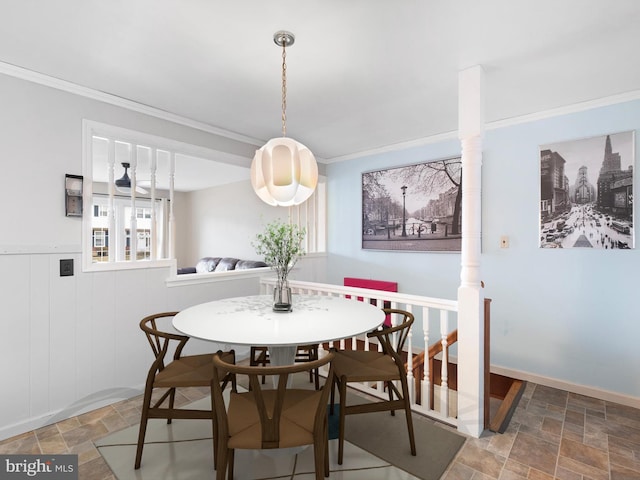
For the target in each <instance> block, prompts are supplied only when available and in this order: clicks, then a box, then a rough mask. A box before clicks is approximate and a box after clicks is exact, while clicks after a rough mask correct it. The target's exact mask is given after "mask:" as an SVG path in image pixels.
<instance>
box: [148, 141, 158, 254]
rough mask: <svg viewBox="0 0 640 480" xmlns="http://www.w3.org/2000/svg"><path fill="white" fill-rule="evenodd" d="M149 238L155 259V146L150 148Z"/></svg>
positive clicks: (156, 241) (156, 239) (156, 236)
mask: <svg viewBox="0 0 640 480" xmlns="http://www.w3.org/2000/svg"><path fill="white" fill-rule="evenodd" d="M150 167H151V175H150V180H151V229H150V230H151V233H150V235H151V238H150V239H149V240H150V248H151V260H157V259H158V258H159V255H158V235H157V229H158V219H157V218H156V170H157V169H158V150H156V149H155V148H152V149H151V165H150Z"/></svg>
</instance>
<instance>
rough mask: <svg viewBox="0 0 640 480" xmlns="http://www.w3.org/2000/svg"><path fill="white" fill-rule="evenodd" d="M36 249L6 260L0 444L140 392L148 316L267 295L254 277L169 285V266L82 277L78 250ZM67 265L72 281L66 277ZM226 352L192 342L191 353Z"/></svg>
mask: <svg viewBox="0 0 640 480" xmlns="http://www.w3.org/2000/svg"><path fill="white" fill-rule="evenodd" d="M67 250H68V249H67ZM34 251H35V252H36V253H24V252H16V251H14V252H13V253H12V254H5V255H0V271H2V273H3V275H2V277H1V279H0V301H1V304H2V312H3V313H2V323H1V331H0V332H1V333H0V378H2V387H3V388H2V390H3V393H4V394H3V401H2V408H0V439H4V438H8V437H11V436H13V435H16V434H19V433H22V432H25V431H29V430H32V429H34V428H38V427H41V426H43V425H45V424H47V423H51V422H53V421H59V420H61V419H63V418H67V417H70V416H73V415H77V414H78V413H80V412H84V411H88V410H91V409H94V408H97V407H100V406H103V405H106V404H109V403H113V402H115V401H118V400H121V399H124V398H129V397H132V396H134V395H136V394H138V393H141V391H142V386H143V384H144V380H145V377H146V373H147V370H148V368H149V365H150V363H151V361H152V354H151V349H150V348H149V345H148V344H147V341H146V339H145V337H144V335H143V334H142V332H141V331H140V329H139V327H138V324H139V322H140V320H141V319H142V318H143V317H144V316H145V315H148V314H150V313H155V312H161V311H169V310H180V309H183V308H185V307H188V306H190V305H194V304H197V303H201V302H205V301H210V300H215V299H219V298H226V297H232V296H240V295H251V294H257V293H259V292H260V286H259V282H260V276H257V275H247V276H242V275H236V276H233V278H229V279H227V280H226V281H224V282H205V283H196V284H188V283H187V284H185V285H177V284H175V283H174V284H173V285H172V286H171V287H169V286H168V283H167V281H166V280H167V279H168V278H170V277H172V274H171V273H172V272H171V270H172V269H171V268H170V267H162V268H147V269H144V268H142V269H135V270H122V271H108V272H90V273H84V272H82V271H81V253H80V252H79V251H77V250H76V251H75V252H71V253H69V252H67V253H60V252H59V251H51V250H49V251H48V252H47V251H46V249H35V250H34ZM68 258H72V259H73V260H74V275H73V276H70V277H60V275H59V271H60V266H59V263H60V260H61V259H68ZM316 261H317V260H316ZM264 273H265V275H269V274H271V273H270V272H268V271H267V272H264ZM221 347H222V348H224V347H225V346H221V345H214V344H211V343H208V342H203V341H196V340H192V341H190V342H189V344H188V348H187V350H188V352H187V353H197V352H206V351H214V350H217V349H218V348H221ZM239 353H240V354H242V353H244V352H239Z"/></svg>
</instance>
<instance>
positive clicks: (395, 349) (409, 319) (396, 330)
mask: <svg viewBox="0 0 640 480" xmlns="http://www.w3.org/2000/svg"><path fill="white" fill-rule="evenodd" d="M382 310H383V311H384V312H385V313H386V314H387V315H390V316H399V317H400V320H399V321H398V323H397V324H396V325H395V326H391V327H386V326H383V327H381V328H380V329H379V330H374V331H372V332H369V333H368V334H367V336H368V337H370V338H371V337H376V338H377V339H378V341H379V342H380V344H381V345H382V351H383V352H384V353H386V354H387V355H391V356H392V357H393V358H394V360H395V361H396V363H397V364H398V365H399V366H400V365H404V362H403V361H402V357H401V355H402V351H403V350H404V344H405V343H406V341H407V338H408V337H409V332H410V331H411V325H413V322H414V320H415V318H414V316H413V314H412V313H411V312H407V311H406V310H399V309H397V308H383V309H382Z"/></svg>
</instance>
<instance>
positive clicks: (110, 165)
mask: <svg viewBox="0 0 640 480" xmlns="http://www.w3.org/2000/svg"><path fill="white" fill-rule="evenodd" d="M108 142H109V143H108V145H109V147H108V150H107V169H108V171H109V200H108V202H109V203H108V204H107V205H108V206H107V222H108V224H109V233H108V235H109V236H108V239H105V244H106V245H108V246H109V247H108V248H109V261H110V262H115V261H116V259H117V254H118V250H117V245H116V241H115V240H116V238H118V235H116V207H115V202H114V197H115V194H116V184H115V162H116V143H115V142H114V141H113V140H111V139H109V140H108ZM107 242H108V243H107Z"/></svg>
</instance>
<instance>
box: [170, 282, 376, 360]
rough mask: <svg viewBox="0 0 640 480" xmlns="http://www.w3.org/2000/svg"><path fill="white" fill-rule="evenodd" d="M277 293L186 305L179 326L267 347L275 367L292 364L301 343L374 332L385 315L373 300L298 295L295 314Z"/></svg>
mask: <svg viewBox="0 0 640 480" xmlns="http://www.w3.org/2000/svg"><path fill="white" fill-rule="evenodd" d="M272 304H273V297H272V296H271V295H254V296H247V297H233V298H225V299H222V300H215V301H212V302H207V303H201V304H199V305H194V306H192V307H189V308H186V309H184V310H182V311H181V312H179V313H178V314H177V315H176V316H175V317H174V318H173V326H174V328H175V329H176V330H178V331H179V332H181V333H183V334H185V335H188V336H190V337H194V338H199V339H202V340H209V341H214V342H219V343H227V344H235V345H265V346H267V347H268V348H269V357H270V362H271V363H272V364H273V365H289V364H292V363H293V359H294V358H295V352H296V347H297V346H298V345H306V344H314V343H322V342H328V341H333V340H339V339H342V338H349V337H353V336H356V335H359V334H362V333H364V332H368V331H371V330H373V329H375V328H377V327H379V326H380V325H382V323H383V322H384V319H385V314H384V312H383V311H382V310H381V309H380V308H379V307H377V306H375V305H371V304H369V303H368V302H361V301H357V300H356V299H347V298H342V297H327V296H321V295H296V294H294V295H293V301H292V304H293V310H292V311H291V312H285V313H283V312H274V311H273V308H272Z"/></svg>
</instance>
